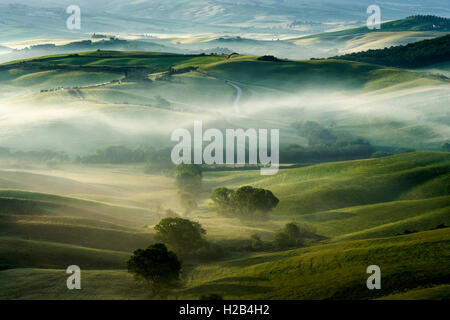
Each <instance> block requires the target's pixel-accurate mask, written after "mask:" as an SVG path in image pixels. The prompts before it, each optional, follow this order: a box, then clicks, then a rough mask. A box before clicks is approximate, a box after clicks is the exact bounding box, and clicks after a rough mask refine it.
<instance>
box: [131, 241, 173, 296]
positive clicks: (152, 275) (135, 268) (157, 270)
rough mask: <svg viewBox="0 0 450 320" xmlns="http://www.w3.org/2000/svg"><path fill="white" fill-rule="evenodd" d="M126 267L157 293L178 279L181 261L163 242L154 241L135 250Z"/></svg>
mask: <svg viewBox="0 0 450 320" xmlns="http://www.w3.org/2000/svg"><path fill="white" fill-rule="evenodd" d="M127 268H128V272H130V273H132V274H133V275H134V276H135V278H136V279H137V280H143V281H144V283H145V284H146V286H147V287H148V288H149V289H151V290H152V291H153V293H158V292H160V291H161V290H162V289H164V288H167V287H169V286H171V285H172V284H174V283H176V282H177V281H178V280H179V274H180V270H181V262H180V261H179V260H178V257H177V256H176V254H175V253H173V252H172V251H168V250H167V248H166V246H165V245H164V244H162V243H156V244H153V245H151V246H149V247H148V248H147V249H137V250H135V251H134V253H133V255H132V256H131V258H130V259H129V260H128V262H127Z"/></svg>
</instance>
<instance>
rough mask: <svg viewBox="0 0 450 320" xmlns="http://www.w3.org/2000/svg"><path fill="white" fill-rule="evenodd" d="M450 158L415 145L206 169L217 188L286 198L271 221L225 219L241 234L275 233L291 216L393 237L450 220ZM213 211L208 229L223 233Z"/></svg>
mask: <svg viewBox="0 0 450 320" xmlns="http://www.w3.org/2000/svg"><path fill="white" fill-rule="evenodd" d="M449 160H450V158H449V154H448V153H409V154H402V155H398V156H393V157H387V158H381V159H369V160H358V161H346V162H334V163H326V164H319V165H312V166H307V167H303V168H295V169H282V170H280V171H279V172H278V174H277V175H275V176H271V177H261V176H260V175H259V173H258V172H248V171H247V172H245V171H242V172H239V173H229V172H214V173H209V172H208V173H206V174H205V178H204V181H205V182H204V186H205V189H206V190H211V191H212V190H213V189H214V188H216V187H218V186H226V187H228V188H230V187H231V188H237V187H239V186H243V185H252V186H256V187H261V188H267V189H270V190H271V191H272V192H273V193H274V194H275V195H276V196H277V197H278V198H279V199H280V203H279V205H278V207H277V208H276V209H275V210H274V211H273V212H272V213H271V216H272V218H273V219H274V221H272V223H266V224H264V223H261V224H255V223H254V222H249V223H241V222H239V221H229V222H224V221H221V222H220V223H222V224H223V223H227V230H228V233H232V234H233V235H234V236H235V237H237V236H238V235H240V236H241V237H243V235H246V237H248V236H249V235H250V234H251V233H254V232H257V233H259V234H261V235H262V236H263V237H264V238H266V239H271V238H272V237H273V232H275V231H276V230H278V229H279V228H281V226H282V224H283V222H285V221H288V220H296V221H298V222H300V223H303V224H306V225H309V226H310V227H312V228H314V229H316V231H317V233H318V234H321V235H323V236H326V237H328V238H330V240H331V241H340V240H348V239H367V238H375V237H388V236H394V235H397V234H403V233H404V232H405V231H407V230H409V231H422V230H430V229H433V228H435V227H436V226H438V225H441V224H445V225H450V215H449V214H448V212H449V209H450V198H449V194H450V185H449V181H450V179H449V174H450V170H449ZM211 191H210V192H205V196H207V197H209V195H210V193H211ZM203 205H204V206H205V207H206V206H207V205H208V204H207V203H204V204H203ZM210 219H212V220H210ZM210 219H205V220H203V221H202V222H203V223H204V224H205V225H206V226H207V229H208V230H212V231H214V234H216V233H219V234H223V232H222V233H220V230H218V229H219V228H217V227H216V226H214V223H213V221H215V220H214V219H213V218H212V217H211V218H210ZM217 223H219V222H217ZM216 229H217V230H216Z"/></svg>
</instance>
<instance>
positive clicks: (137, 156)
mask: <svg viewBox="0 0 450 320" xmlns="http://www.w3.org/2000/svg"><path fill="white" fill-rule="evenodd" d="M154 152H155V150H154V149H153V148H151V147H145V146H140V147H138V148H136V149H130V148H128V147H126V146H123V145H119V146H109V147H106V148H99V149H97V150H96V152H95V153H94V154H90V155H86V156H80V157H78V158H77V160H78V161H79V162H81V163H115V164H123V163H136V162H145V161H146V160H147V159H148V158H149V157H150V156H151V155H152V154H153V153H154Z"/></svg>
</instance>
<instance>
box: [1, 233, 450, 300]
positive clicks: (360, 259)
mask: <svg viewBox="0 0 450 320" xmlns="http://www.w3.org/2000/svg"><path fill="white" fill-rule="evenodd" d="M449 241H450V230H449V229H446V230H436V231H428V232H422V233H417V234H412V235H406V236H398V237H393V238H386V239H378V240H364V241H352V242H341V243H336V244H328V245H322V246H314V247H308V248H303V249H296V250H290V251H285V252H279V253H270V254H263V255H254V256H251V257H248V258H243V259H237V260H230V261H225V262H219V263H212V264H207V265H202V266H197V267H194V268H193V269H188V270H185V273H184V277H183V278H184V280H183V282H184V286H183V288H181V289H179V290H176V291H174V292H172V293H171V294H170V295H169V298H172V299H198V298H199V296H200V295H202V294H206V293H220V294H222V295H223V296H224V298H225V299H342V298H345V299H375V298H388V299H396V298H402V297H403V298H404V299H423V298H426V297H429V298H441V299H442V298H445V297H448V285H447V284H448V281H449V280H450V278H449V277H450V274H449V272H448V268H447V264H446V261H447V260H448V259H449V258H450V256H449V255H450V251H449V247H448V243H449ZM103 255H104V254H103ZM371 264H376V265H379V266H380V268H381V273H382V282H381V286H382V290H374V291H370V290H367V288H366V279H367V277H368V275H367V274H366V268H367V266H369V265H371ZM86 269H89V268H86ZM66 277H67V275H66V274H65V270H61V269H60V270H49V269H31V268H29V269H10V270H4V271H1V272H0V283H1V284H2V286H1V288H2V289H0V297H1V298H2V299H17V298H19V299H36V298H38V299H55V298H58V299H74V298H76V299H99V298H100V299H145V298H151V297H149V296H147V295H146V294H145V293H144V292H143V291H142V289H141V288H140V287H139V286H137V285H136V283H135V282H134V281H133V279H132V277H131V275H129V274H127V273H126V272H125V271H122V270H114V271H112V270H86V271H83V279H84V280H83V282H82V287H83V290H80V291H79V290H76V292H71V291H69V290H67V289H66V288H65V279H66ZM13 283H14V285H13ZM41 284H42V285H41ZM36 288H39V290H36Z"/></svg>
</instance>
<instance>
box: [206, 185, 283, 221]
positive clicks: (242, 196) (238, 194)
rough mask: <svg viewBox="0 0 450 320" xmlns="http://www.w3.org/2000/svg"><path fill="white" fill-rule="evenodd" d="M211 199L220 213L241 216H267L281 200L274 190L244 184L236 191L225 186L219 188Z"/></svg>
mask: <svg viewBox="0 0 450 320" xmlns="http://www.w3.org/2000/svg"><path fill="white" fill-rule="evenodd" d="M211 200H212V201H213V202H214V204H215V205H216V207H217V210H218V211H219V213H222V214H230V215H235V216H238V217H241V218H246V217H247V218H250V217H255V216H260V217H262V216H265V214H267V213H268V212H270V211H271V210H272V209H273V208H275V207H276V206H277V205H278V202H279V200H278V198H277V197H276V196H275V195H274V194H273V193H272V191H270V190H266V189H262V188H254V187H251V186H243V187H240V188H239V189H237V190H236V191H234V190H231V189H228V188H224V187H222V188H217V189H215V190H214V191H213V193H212V194H211Z"/></svg>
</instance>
